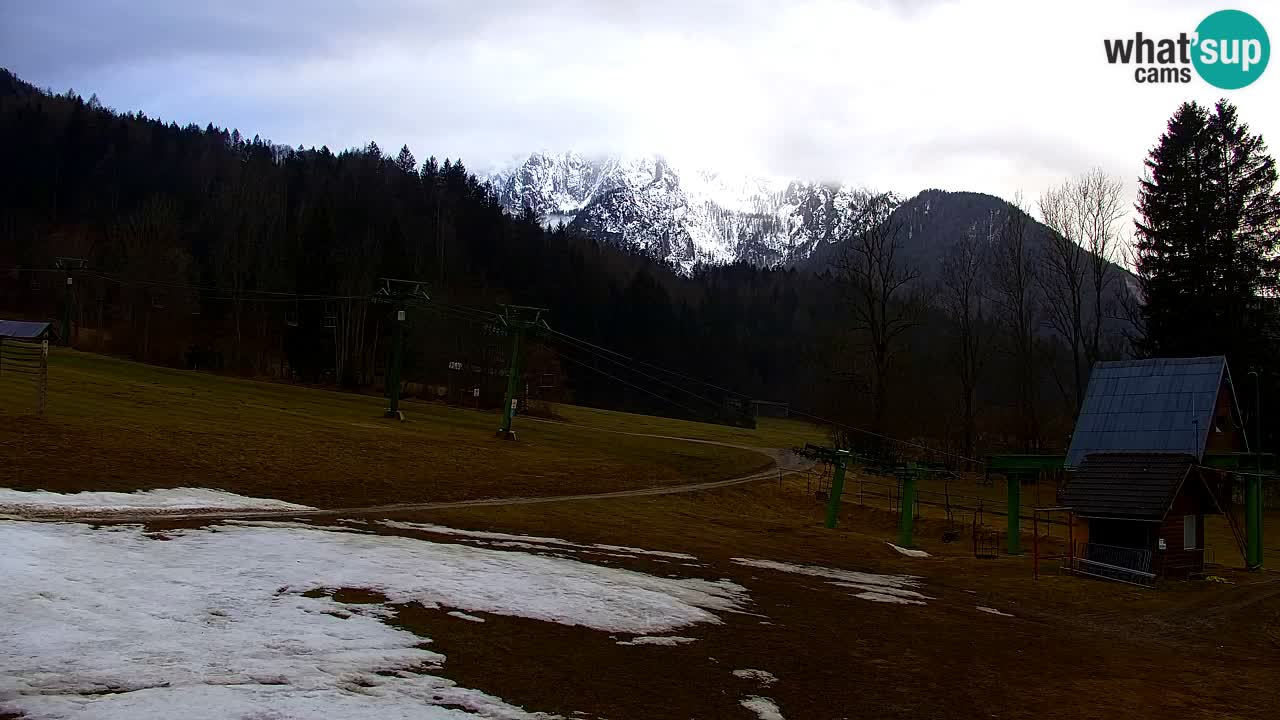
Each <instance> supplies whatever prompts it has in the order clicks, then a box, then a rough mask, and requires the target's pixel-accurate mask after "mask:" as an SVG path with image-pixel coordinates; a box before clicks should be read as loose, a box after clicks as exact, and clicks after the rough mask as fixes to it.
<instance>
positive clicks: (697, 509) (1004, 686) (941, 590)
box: [153, 480, 1280, 720]
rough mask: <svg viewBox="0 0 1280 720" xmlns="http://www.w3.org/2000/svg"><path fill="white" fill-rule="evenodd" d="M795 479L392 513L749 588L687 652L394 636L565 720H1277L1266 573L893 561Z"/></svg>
mask: <svg viewBox="0 0 1280 720" xmlns="http://www.w3.org/2000/svg"><path fill="white" fill-rule="evenodd" d="M797 482H798V481H795V480H792V481H788V482H785V483H781V484H780V483H777V482H770V481H765V482H758V483H753V484H751V485H747V486H739V487H734V488H728V489H721V490H716V491H713V492H704V493H695V494H690V495H680V496H661V497H644V498H625V499H617V500H594V501H580V502H563V503H548V504H543V505H537V506H519V507H517V506H513V507H487V508H476V509H465V510H442V511H432V512H418V513H408V514H403V515H397V519H402V520H417V521H422V522H432V523H442V524H447V525H451V526H455V527H464V528H473V529H486V530H501V531H506V532H524V533H530V534H540V535H551V536H555V537H561V538H566V539H570V540H575V541H580V542H602V543H612V544H624V545H634V546H638V547H645V548H650V549H658V550H670V551H679V552H688V553H692V554H694V555H696V556H698V558H699V560H698V562H699V563H703V564H705V566H704V567H686V566H683V565H678V564H662V563H657V562H654V560H653V559H652V558H649V559H641V558H637V559H634V560H632V559H618V558H607V557H601V558H598V559H596V558H593V559H592V561H596V562H601V563H605V564H620V565H622V566H625V567H632V568H634V569H637V570H642V571H646V572H651V573H656V574H669V573H679V574H680V575H682V576H693V577H705V578H708V579H719V578H729V579H732V580H734V581H735V582H738V583H739V584H742V585H743V586H745V587H746V588H748V590H749V591H750V597H751V604H750V606H749V607H747V608H745V610H746V611H747V613H743V614H722V618H723V620H724V622H723V624H721V625H696V626H692V627H687V628H683V629H681V630H678V631H675V633H673V634H680V635H686V636H690V637H695V638H697V640H696V642H693V643H691V644H687V645H679V646H675V647H663V646H652V647H650V646H619V645H617V644H616V643H615V640H614V639H612V638H611V637H610V636H609V635H608V634H605V633H599V632H595V631H591V630H586V629H583V628H573V627H566V626H562V625H556V624H553V623H543V622H538V621H532V620H524V619H519V618H507V617H500V616H494V615H484V617H485V619H486V622H485V623H483V624H479V623H471V622H467V621H464V620H459V619H457V618H453V617H450V616H448V615H446V614H445V611H446V610H448V608H442V609H440V610H427V609H424V608H422V607H419V606H416V605H410V606H406V607H402V608H400V612H399V616H398V619H397V620H396V622H398V623H399V624H401V625H402V626H404V627H406V628H408V629H411V630H413V631H415V632H419V633H421V634H423V635H426V636H429V637H431V638H432V641H433V642H432V647H433V648H434V649H437V650H439V651H441V652H443V653H444V654H445V655H446V656H447V657H448V660H447V661H446V663H445V668H444V674H445V675H446V676H448V677H450V678H451V679H453V680H456V681H457V682H459V683H460V684H462V685H464V686H467V687H474V688H478V689H481V690H484V691H486V692H489V693H492V694H494V695H496V696H498V697H501V698H503V699H505V700H507V701H508V702H512V703H515V704H518V705H522V706H523V707H525V708H526V709H529V710H541V711H546V712H555V713H560V714H563V715H565V716H569V715H570V714H571V713H573V712H574V711H583V712H587V713H589V714H590V715H591V716H594V717H607V718H615V719H616V718H709V717H726V718H744V719H749V718H751V717H752V714H751V713H750V712H748V711H747V710H745V709H744V708H742V707H740V706H739V701H740V700H741V699H743V698H744V697H746V696H749V695H762V696H766V697H769V698H772V699H773V700H774V701H776V702H777V703H778V705H779V707H780V709H781V711H782V713H783V715H784V716H785V717H787V718H791V719H792V720H795V719H796V718H979V717H981V718H992V717H995V718H1038V719H1042V718H1115V717H1129V718H1147V717H1185V718H1206V719H1207V718H1215V719H1217V718H1273V717H1276V715H1275V713H1274V709H1275V707H1276V704H1277V702H1278V701H1280V687H1278V686H1277V683H1276V681H1277V680H1278V679H1280V576H1277V575H1276V574H1274V573H1269V572H1263V573H1252V574H1247V573H1244V572H1238V571H1233V570H1229V569H1222V570H1221V571H1220V572H1219V574H1220V575H1223V576H1225V577H1227V578H1228V579H1229V580H1231V581H1232V583H1234V584H1220V583H1213V582H1176V583H1175V582H1170V583H1166V584H1165V585H1163V586H1161V587H1160V588H1158V589H1156V590H1141V589H1136V588H1132V587H1128V586H1123V585H1118V584H1114V583H1107V582H1103V581H1096V580H1090V579H1084V578H1076V577H1070V576H1062V575H1056V574H1051V575H1048V576H1046V577H1042V578H1041V579H1040V580H1038V581H1036V580H1033V579H1032V573H1031V560H1030V558H1029V557H1025V556H1024V557H1017V558H1010V557H1005V558H1001V559H999V560H976V559H974V558H973V557H972V556H971V553H970V552H968V549H969V548H968V546H967V545H966V544H965V540H967V538H962V540H961V542H959V543H956V544H951V545H944V544H943V543H942V542H941V541H940V537H941V524H940V523H939V522H937V521H933V520H929V519H926V520H924V521H922V523H921V526H920V530H919V532H918V534H917V539H918V541H919V543H918V544H919V545H920V546H922V547H923V548H924V549H926V550H928V551H930V552H932V553H934V556H933V557H930V558H922V559H918V558H908V557H903V556H901V555H899V554H897V553H896V552H895V551H894V550H893V549H892V548H890V547H888V545H886V543H885V541H886V540H888V539H891V538H893V537H894V534H895V533H894V519H893V518H892V517H891V516H889V515H888V514H887V513H884V512H882V511H877V510H872V509H865V508H856V507H853V508H849V507H846V510H845V512H844V514H843V515H842V520H841V524H842V527H841V529H840V530H837V531H827V530H825V529H823V528H821V527H820V525H819V523H818V522H817V521H818V518H819V517H820V513H821V508H820V507H819V506H817V505H816V504H815V503H814V502H813V501H812V499H810V498H806V497H805V496H804V494H803V484H802V483H800V484H799V485H797ZM153 525H154V526H155V527H156V528H163V527H167V526H168V525H166V524H165V523H163V522H156V523H153ZM403 534H409V535H412V534H413V533H412V532H407V533H403ZM422 537H424V538H428V539H431V540H436V541H439V540H440V539H441V538H440V537H439V536H430V535H423V536H422ZM734 557H755V558H767V559H773V560H782V561H788V562H797V563H804V564H814V565H823V566H827V567H835V568H844V569H851V570H863V571H872V572H886V573H910V574H916V575H920V576H923V578H924V587H923V588H922V591H923V592H924V593H925V594H927V595H929V596H931V597H932V598H933V599H931V600H929V601H928V605H926V606H923V607H921V606H899V605H886V604H879V603H872V602H867V601H864V600H861V599H857V598H854V597H852V595H851V594H849V593H848V592H847V591H845V590H843V589H841V588H838V587H835V586H832V585H829V584H827V583H826V582H825V581H823V580H822V579H821V578H814V577H806V576H801V575H792V574H787V573H781V572H775V571H771V570H761V569H754V568H749V567H744V566H741V565H737V564H735V563H733V562H732V561H731V558H734ZM343 597H346V598H347V599H348V600H355V601H368V600H369V599H370V598H368V597H366V596H365V595H363V594H361V593H358V592H352V593H351V594H349V595H346V596H340V597H339V599H343ZM372 599H373V600H376V598H372ZM978 605H985V606H989V607H994V608H998V609H1000V610H1002V611H1004V612H1008V613H1010V614H1012V615H1014V617H1000V616H994V615H989V614H986V613H982V612H978V611H977V610H976V606H978ZM747 668H754V669H762V670H767V671H769V672H771V673H773V674H774V675H776V676H777V677H778V682H777V683H776V684H774V685H771V686H768V687H761V686H759V685H757V684H756V683H754V682H752V681H747V680H742V679H739V678H736V677H734V676H733V675H732V674H731V671H732V670H734V669H747Z"/></svg>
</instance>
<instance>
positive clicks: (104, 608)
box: [0, 522, 745, 720]
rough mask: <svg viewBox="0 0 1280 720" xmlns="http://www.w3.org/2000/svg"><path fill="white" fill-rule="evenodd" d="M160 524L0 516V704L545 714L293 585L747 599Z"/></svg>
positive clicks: (552, 561)
mask: <svg viewBox="0 0 1280 720" xmlns="http://www.w3.org/2000/svg"><path fill="white" fill-rule="evenodd" d="M166 532H167V536H168V538H169V539H168V540H166V541H161V540H153V539H150V538H148V536H147V535H146V533H145V532H144V531H143V529H142V528H141V527H139V526H136V525H130V526H109V527H103V528H97V529H95V528H92V527H90V526H87V525H81V524H74V523H33V522H5V523H0V547H3V548H4V552H3V553H0V577H3V578H4V579H5V582H4V583H3V584H0V607H3V608H5V612H6V613H7V618H6V620H7V622H5V623H0V714H3V713H6V712H8V713H18V714H26V715H29V716H32V717H41V718H62V717H89V716H92V717H94V718H106V719H108V720H114V719H116V718H122V719H123V718H128V719H130V720H132V719H134V718H168V717H174V716H175V715H178V714H181V715H182V716H183V718H184V720H206V719H208V720H213V719H214V718H226V717H264V718H265V717H281V718H284V717H342V718H351V719H352V720H364V719H365V718H380V719H381V718H410V717H412V718H426V719H428V720H444V719H446V718H450V719H457V718H465V717H471V715H469V714H467V713H468V712H470V713H475V714H479V715H481V716H483V717H488V718H507V719H511V720H519V719H524V718H533V717H546V716H542V715H534V714H530V713H526V712H525V711H524V710H522V709H521V708H518V707H515V706H512V705H509V704H507V703H505V702H503V701H502V700H500V699H498V698H495V697H492V696H489V695H486V694H484V693H482V692H479V691H476V690H471V689H467V688H460V687H457V686H456V685H455V683H453V682H452V681H450V680H448V679H446V678H443V677H439V676H437V675H433V674H424V673H434V672H437V671H439V669H440V667H441V665H442V664H443V662H444V660H445V658H444V656H443V655H441V654H439V653H436V652H432V651H430V650H427V649H425V648H424V647H423V646H424V644H425V643H426V642H428V640H427V639H426V638H423V637H420V636H417V635H414V634H413V633H410V632H408V631H405V630H401V629H398V628H395V627H392V626H390V625H387V624H385V623H384V622H383V621H382V619H381V617H382V616H384V615H386V614H388V612H389V609H388V608H387V607H386V606H384V605H381V604H370V605H362V604H343V603H339V602H338V601H336V600H334V599H333V598H332V597H328V596H322V597H306V596H304V593H306V592H307V591H309V590H314V589H317V588H325V589H338V588H365V589H368V590H370V591H374V592H378V593H381V594H383V595H384V596H386V597H387V599H388V601H389V602H391V603H407V602H412V601H417V602H419V603H421V604H423V605H424V606H426V607H440V606H446V607H451V608H457V609H461V610H469V611H473V612H474V611H483V612H491V613H495V614H502V615H513V616H520V617H526V618H533V619H537V620H544V621H550V622H559V623H564V624H568V625H581V626H585V627H589V628H595V629H599V630H606V631H614V632H626V633H652V632H666V631H670V630H672V629H675V628H678V627H682V626H686V625H689V624H692V623H698V622H712V623H714V622H719V619H718V618H717V617H716V616H715V615H714V614H712V611H714V610H732V609H735V608H736V607H737V605H738V603H739V602H741V601H742V600H744V599H745V590H744V589H743V588H741V587H740V586H737V585H734V584H733V583H729V582H709V581H705V580H696V579H676V580H671V579H665V578H658V577H653V576H650V575H646V574H643V573H638V572H634V571H630V570H622V569H618V568H608V567H602V566H597V565H591V564H588V563H584V562H579V561H576V560H564V559H559V558H549V557H544V556H539V555H532V554H528V553H520V552H510V551H501V550H493V549H487V548H476V547H470V546H466V545H457V544H442V543H433V542H428V541H424V540H418V539H413V538H406V537H394V536H382V535H366V534H359V533H350V532H341V531H335V529H333V528H328V529H325V528H318V527H317V528H292V527H259V526H247V525H222V526H217V527H216V529H180V530H170V531H166ZM440 706H448V707H447V708H446V707H440ZM457 708H461V710H459V709H457Z"/></svg>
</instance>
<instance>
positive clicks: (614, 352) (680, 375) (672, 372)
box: [547, 327, 748, 398]
mask: <svg viewBox="0 0 1280 720" xmlns="http://www.w3.org/2000/svg"><path fill="white" fill-rule="evenodd" d="M547 331H548V332H550V333H552V334H554V335H558V336H560V337H563V338H565V339H568V340H573V341H576V342H578V343H581V344H583V345H587V346H589V347H592V348H594V349H596V350H598V351H601V352H605V353H608V354H610V355H616V356H618V357H620V358H623V359H625V360H627V361H629V362H633V363H636V364H639V365H643V366H645V367H648V368H652V369H654V370H658V371H660V372H665V373H667V374H669V375H673V376H675V377H678V378H681V379H683V380H688V381H690V382H695V383H699V384H701V385H706V386H707V387H709V388H713V389H715V390H719V391H721V392H726V393H729V394H730V395H736V396H739V397H744V398H745V397H748V396H747V395H745V394H743V393H740V392H737V391H736V390H730V389H729V388H726V387H722V386H720V385H716V384H715V383H711V382H707V381H706V380H701V379H699V378H696V377H692V376H690V375H685V374H684V373H680V372H677V371H675V370H671V369H668V368H664V367H662V366H661V365H655V364H653V363H650V362H645V361H644V360H640V359H637V358H633V357H630V356H628V355H625V354H623V353H620V352H618V351H617V350H610V349H609V348H607V347H603V346H600V345H596V344H594V343H592V342H589V341H587V340H583V339H582V338H576V337H574V336H572V335H569V334H568V333H563V332H560V331H559V330H555V329H554V328H550V327H548V328H547Z"/></svg>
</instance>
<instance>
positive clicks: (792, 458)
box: [0, 421, 813, 523]
mask: <svg viewBox="0 0 1280 720" xmlns="http://www.w3.org/2000/svg"><path fill="white" fill-rule="evenodd" d="M547 422H551V421H547ZM584 427H585V426H584ZM585 429H588V430H594V431H596V432H607V433H613V434H617V435H633V436H636V437H650V438H656V439H662V440H675V441H680V442H691V443H699V444H704V445H720V446H722V447H729V448H735V449H739V450H748V451H751V452H757V453H760V454H763V455H767V456H768V457H769V458H770V459H771V460H772V461H773V462H772V464H771V466H770V467H768V468H766V469H764V470H759V471H756V472H753V473H750V474H748V475H743V476H741V477H736V478H729V479H727V480H713V481H709V482H698V483H687V484H683V485H662V486H657V487H649V488H636V489H633V490H615V491H612V492H602V493H577V494H573V495H548V496H535V497H497V498H481V499H477V500H445V501H438V502H417V503H391V504H384V505H365V506H358V507H341V508H318V509H315V510H291V509H280V510H217V509H211V510H207V511H202V510H183V511H179V512H164V511H163V510H136V511H128V512H119V513H84V512H76V511H75V509H69V510H68V511H67V512H63V513H56V514H47V515H23V516H12V515H0V518H4V517H16V518H17V519H22V520H30V521H37V522H76V521H80V522H101V523H119V522H138V521H146V520H156V519H160V518H164V519H173V520H184V519H194V518H200V519H209V520H234V519H257V518H281V517H287V518H301V517H337V516H344V515H345V516H350V515H357V516H359V515H375V514H376V515H382V514H386V513H391V512H405V511H419V510H444V509H451V508H470V507H489V506H501V505H533V504H538V503H551V502H566V501H575V500H602V499H609V498H627V497H641V496H646V495H670V494H675V493H691V492H701V491H705V490H716V489H719V488H725V487H730V486H733V485H740V484H743V483H749V482H753V481H756V480H764V479H770V478H774V479H781V478H782V477H784V476H786V475H790V474H792V473H796V472H803V471H805V470H807V469H809V467H811V466H812V464H813V463H812V461H810V460H807V459H805V458H803V457H800V456H798V455H796V454H795V453H793V452H791V451H790V450H789V449H779V448H759V447H752V446H748V445H736V444H732V443H725V442H718V441H715V440H702V439H696V438H681V437H671V436H668V435H650V434H645V433H631V432H624V431H620V430H606V429H603V428H593V427H585Z"/></svg>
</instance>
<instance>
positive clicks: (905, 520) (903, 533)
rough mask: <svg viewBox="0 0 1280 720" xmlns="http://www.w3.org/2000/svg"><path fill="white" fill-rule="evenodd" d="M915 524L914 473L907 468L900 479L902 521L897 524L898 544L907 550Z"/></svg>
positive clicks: (911, 543) (912, 542) (911, 542)
mask: <svg viewBox="0 0 1280 720" xmlns="http://www.w3.org/2000/svg"><path fill="white" fill-rule="evenodd" d="M915 522H916V471H915V469H914V468H909V469H908V471H907V473H906V474H905V475H904V476H903V478H902V520H901V521H900V522H899V524H898V544H899V545H901V546H902V547H904V548H909V547H911V546H912V545H913V544H914V542H915V541H914V540H913V539H912V534H913V532H914V530H915Z"/></svg>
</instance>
